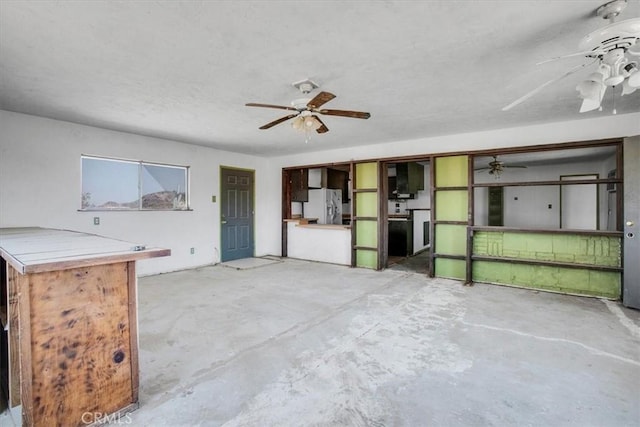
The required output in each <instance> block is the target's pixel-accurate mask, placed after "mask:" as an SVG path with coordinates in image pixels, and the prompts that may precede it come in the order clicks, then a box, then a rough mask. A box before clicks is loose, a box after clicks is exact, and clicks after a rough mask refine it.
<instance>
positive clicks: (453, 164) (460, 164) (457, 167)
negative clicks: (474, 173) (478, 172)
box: [436, 156, 469, 187]
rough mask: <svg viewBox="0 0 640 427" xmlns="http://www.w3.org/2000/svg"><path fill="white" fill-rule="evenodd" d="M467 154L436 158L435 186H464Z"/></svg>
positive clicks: (465, 183) (466, 173) (466, 172)
mask: <svg viewBox="0 0 640 427" xmlns="http://www.w3.org/2000/svg"><path fill="white" fill-rule="evenodd" d="M468 158H469V156H452V157H437V158H436V186H437V187H466V186H467V175H468V172H469V171H468Z"/></svg>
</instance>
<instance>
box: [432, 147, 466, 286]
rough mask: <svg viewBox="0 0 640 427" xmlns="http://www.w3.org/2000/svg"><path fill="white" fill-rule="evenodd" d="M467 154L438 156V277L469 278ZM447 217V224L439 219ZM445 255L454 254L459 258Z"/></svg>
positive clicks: (436, 177) (436, 170)
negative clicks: (467, 276)
mask: <svg viewBox="0 0 640 427" xmlns="http://www.w3.org/2000/svg"><path fill="white" fill-rule="evenodd" d="M468 162H469V158H468V156H451V157H437V158H436V159H435V163H434V164H435V183H434V185H435V187H436V189H435V219H436V225H435V227H434V236H433V242H434V254H435V255H434V256H435V259H434V263H435V265H434V267H435V269H434V270H435V275H436V276H437V277H448V278H453V279H460V280H464V279H465V278H466V261H465V260H464V259H463V257H464V256H465V255H466V253H467V225H468V215H469V198H468V197H469V192H468V191H467V189H466V188H465V189H461V188H460V187H467V185H468V182H467V181H468V174H469V173H468ZM439 221H441V222H442V221H446V222H447V223H446V224H443V223H438V222H439ZM442 256H449V257H450V256H453V257H457V258H458V259H452V258H446V257H442Z"/></svg>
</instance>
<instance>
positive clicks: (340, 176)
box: [308, 168, 349, 202]
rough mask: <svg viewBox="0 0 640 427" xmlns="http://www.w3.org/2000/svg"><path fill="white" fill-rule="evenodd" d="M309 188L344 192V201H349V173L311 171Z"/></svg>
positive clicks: (327, 169) (324, 169) (328, 170)
mask: <svg viewBox="0 0 640 427" xmlns="http://www.w3.org/2000/svg"><path fill="white" fill-rule="evenodd" d="M308 184H309V188H331V189H334V190H342V201H343V202H346V201H347V200H349V172H347V171H343V170H339V169H332V168H313V169H309V180H308Z"/></svg>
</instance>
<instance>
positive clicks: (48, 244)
mask: <svg viewBox="0 0 640 427" xmlns="http://www.w3.org/2000/svg"><path fill="white" fill-rule="evenodd" d="M170 253H171V252H170V250H168V249H158V248H151V249H147V248H144V247H142V246H137V245H135V244H132V243H128V242H123V241H119V240H113V239H107V238H104V237H99V236H95V235H90V234H84V233H76V232H72V231H63V230H51V229H43V228H5V229H0V255H1V256H2V260H3V261H2V267H3V269H4V273H3V275H2V277H3V280H4V283H2V286H3V287H4V288H5V291H4V292H3V293H2V294H0V295H2V296H3V298H2V299H3V301H2V305H3V306H4V310H3V312H6V313H7V314H6V319H7V320H6V322H7V323H8V331H7V332H8V333H7V336H6V338H5V339H6V341H7V343H6V344H7V346H8V352H7V353H8V359H9V360H8V366H7V370H8V375H7V376H8V381H7V383H6V387H5V388H7V389H8V390H9V407H10V408H12V407H15V406H17V405H19V404H22V425H23V426H25V427H29V426H49V425H63V426H81V425H87V424H91V423H93V422H95V421H99V419H97V418H96V417H100V416H107V415H108V414H116V413H125V412H128V411H131V410H134V409H135V408H137V406H138V334H137V312H136V293H137V289H136V280H137V279H136V269H135V267H136V265H135V261H136V260H139V259H144V258H152V257H160V256H167V255H170ZM87 414H88V415H87ZM96 414H102V415H96Z"/></svg>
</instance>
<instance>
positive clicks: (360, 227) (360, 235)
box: [356, 221, 378, 248]
mask: <svg viewBox="0 0 640 427" xmlns="http://www.w3.org/2000/svg"><path fill="white" fill-rule="evenodd" d="M356 236H357V240H358V242H357V244H358V246H368V247H372V248H375V247H377V246H378V221H357V222H356Z"/></svg>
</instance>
